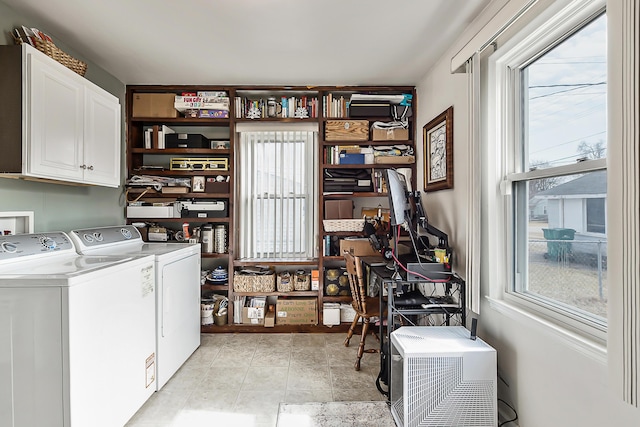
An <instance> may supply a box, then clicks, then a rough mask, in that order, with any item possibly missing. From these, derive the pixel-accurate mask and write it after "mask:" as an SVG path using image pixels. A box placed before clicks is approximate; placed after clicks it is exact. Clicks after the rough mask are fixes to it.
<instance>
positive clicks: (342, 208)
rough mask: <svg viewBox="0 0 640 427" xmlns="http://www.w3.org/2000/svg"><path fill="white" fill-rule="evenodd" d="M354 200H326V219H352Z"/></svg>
mask: <svg viewBox="0 0 640 427" xmlns="http://www.w3.org/2000/svg"><path fill="white" fill-rule="evenodd" d="M352 218H353V200H327V201H325V202H324V219H352Z"/></svg>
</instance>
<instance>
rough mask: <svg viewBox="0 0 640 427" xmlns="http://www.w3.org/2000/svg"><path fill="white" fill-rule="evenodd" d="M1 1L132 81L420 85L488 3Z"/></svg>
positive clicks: (424, 0)
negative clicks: (422, 79) (436, 62)
mask: <svg viewBox="0 0 640 427" xmlns="http://www.w3.org/2000/svg"><path fill="white" fill-rule="evenodd" d="M0 1H3V2H4V3H6V4H7V5H8V6H9V7H11V8H13V9H14V10H15V11H17V12H18V13H19V14H21V15H24V16H27V17H32V18H33V19H34V20H35V21H37V22H39V23H41V24H39V25H40V26H41V27H42V28H39V29H40V30H42V31H44V32H46V33H48V34H50V35H51V36H52V37H53V39H54V41H59V42H60V43H62V44H64V45H67V46H70V47H72V49H73V50H75V51H77V52H78V54H79V55H82V56H84V57H86V58H88V59H89V60H91V61H92V62H93V63H95V64H97V65H98V66H100V67H102V68H104V69H105V70H106V71H108V72H109V73H111V74H112V75H114V76H115V77H116V78H118V79H119V80H120V81H122V82H123V83H125V84H214V85H215V84H229V85H244V84H246V85H285V84H286V85H376V84H378V85H404V84H406V85H415V84H417V83H418V82H419V81H420V80H421V78H422V77H423V76H424V75H425V74H426V72H427V71H428V69H429V68H430V67H431V66H432V65H433V63H434V62H435V61H436V60H437V59H438V58H439V57H440V56H441V55H442V54H443V53H444V52H445V50H446V49H447V48H448V47H449V46H451V44H452V43H453V42H454V41H455V39H456V37H457V35H459V34H460V33H461V32H462V30H463V29H464V28H466V26H467V25H468V24H469V23H470V22H471V21H472V20H473V18H474V17H475V16H476V15H477V14H478V13H479V12H480V11H481V10H482V8H484V7H485V6H486V5H487V4H488V3H489V0H315V1H314V0H235V1H234V0H227V1H225V0H183V1H167V0H165V1H158V0H133V1H132V0H103V1H87V0H47V1H42V0H0ZM23 25H26V26H34V25H33V24H31V23H29V22H25V23H23Z"/></svg>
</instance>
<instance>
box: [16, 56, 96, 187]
mask: <svg viewBox="0 0 640 427" xmlns="http://www.w3.org/2000/svg"><path fill="white" fill-rule="evenodd" d="M50 61H53V60H51V59H49V58H47V57H44V56H43V55H42V56H41V55H35V54H28V56H27V67H28V68H27V80H26V83H25V84H26V85H27V87H26V89H27V103H26V105H25V106H24V108H25V118H26V122H27V132H28V136H27V138H26V141H25V144H26V147H25V148H24V149H23V152H24V153H25V156H26V166H27V171H26V172H27V175H31V176H37V177H43V178H53V179H63V180H67V181H82V177H83V169H82V168H81V166H82V164H83V163H82V158H83V150H82V139H83V135H82V133H83V114H84V113H83V103H84V100H83V85H82V82H80V81H78V80H79V76H77V78H76V76H73V75H70V73H71V74H74V73H73V72H70V71H69V70H67V69H66V68H64V67H63V66H62V65H59V64H57V63H56V64H52V63H50Z"/></svg>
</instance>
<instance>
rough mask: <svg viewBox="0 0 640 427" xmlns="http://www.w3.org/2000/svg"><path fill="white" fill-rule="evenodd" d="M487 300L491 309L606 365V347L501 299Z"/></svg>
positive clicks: (488, 298)
mask: <svg viewBox="0 0 640 427" xmlns="http://www.w3.org/2000/svg"><path fill="white" fill-rule="evenodd" d="M485 298H486V299H487V301H488V302H489V305H490V306H491V308H493V309H494V310H496V311H497V312H499V313H501V314H504V315H505V316H507V317H509V318H511V319H513V320H517V321H524V322H525V323H527V324H528V325H532V326H534V327H535V328H537V329H538V330H539V331H541V332H543V333H545V334H549V335H553V336H554V337H555V338H557V339H559V340H561V341H563V342H564V343H566V344H567V345H568V346H569V347H571V348H573V349H574V350H576V351H578V352H579V353H581V354H582V355H584V356H587V357H589V358H591V359H593V360H594V361H596V362H599V363H601V364H603V365H606V363H607V348H606V345H603V344H601V343H599V342H597V341H595V340H593V339H589V338H586V337H584V336H582V335H579V334H577V333H574V332H572V331H570V330H568V329H566V328H563V327H561V326H559V325H557V324H555V323H553V322H550V321H548V320H546V319H544V318H542V317H541V316H538V315H536V314H535V313H532V312H530V311H529V310H526V309H524V308H523V307H520V306H518V305H516V304H512V303H509V302H506V301H504V300H501V299H495V298H490V297H488V296H485Z"/></svg>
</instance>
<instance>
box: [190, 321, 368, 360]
mask: <svg viewBox="0 0 640 427" xmlns="http://www.w3.org/2000/svg"><path fill="white" fill-rule="evenodd" d="M277 321H278V319H276V322H277ZM349 326H351V323H346V322H345V323H341V324H340V325H335V326H324V325H321V324H320V325H278V324H276V325H275V326H274V327H273V328H265V327H264V325H244V324H231V325H229V324H226V325H222V326H218V325H204V326H201V327H200V331H201V332H202V333H229V332H240V333H266V332H279V333H293V332H303V333H314V332H315V333H327V332H336V333H346V332H347V331H348V330H349ZM358 330H359V329H358ZM354 354H355V353H354ZM354 357H355V356H354Z"/></svg>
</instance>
